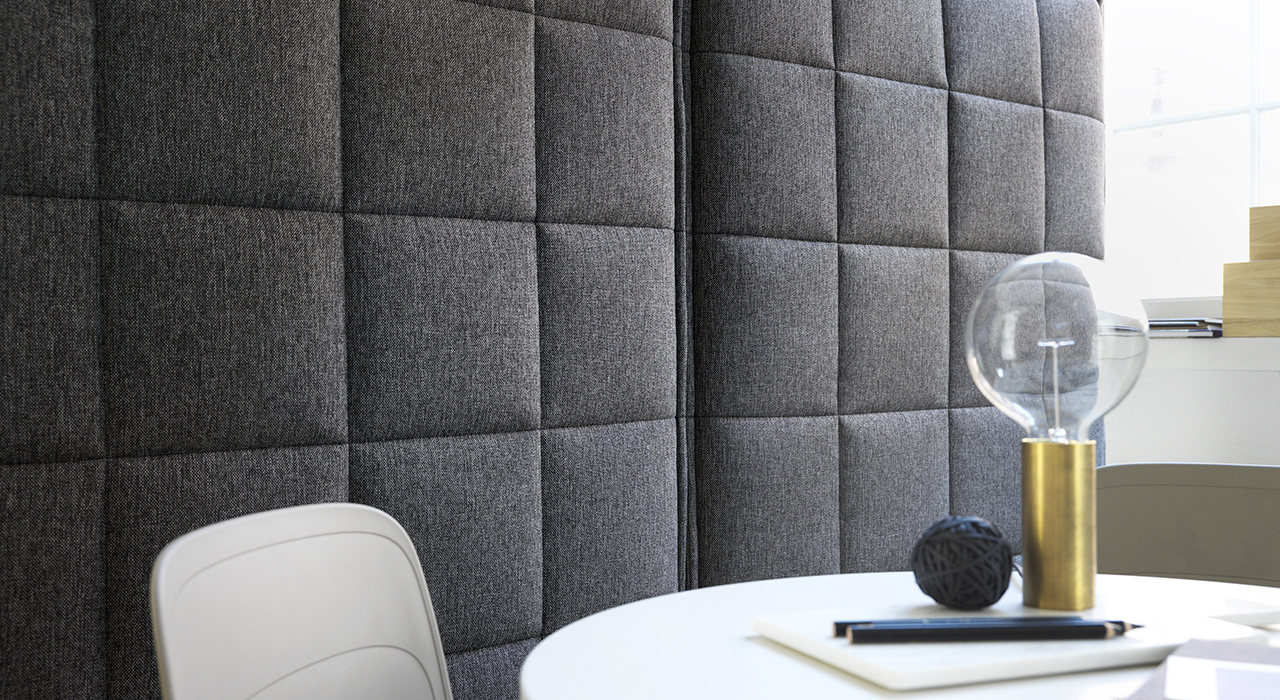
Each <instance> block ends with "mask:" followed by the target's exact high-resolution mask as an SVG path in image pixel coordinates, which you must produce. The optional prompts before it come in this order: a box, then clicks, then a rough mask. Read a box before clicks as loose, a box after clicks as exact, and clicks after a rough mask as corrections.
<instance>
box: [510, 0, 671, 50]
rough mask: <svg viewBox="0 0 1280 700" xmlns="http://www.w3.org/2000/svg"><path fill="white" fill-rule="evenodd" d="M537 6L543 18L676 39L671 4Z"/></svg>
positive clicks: (589, 1) (642, 0) (547, 0)
mask: <svg viewBox="0 0 1280 700" xmlns="http://www.w3.org/2000/svg"><path fill="white" fill-rule="evenodd" d="M677 3H679V0H677ZM679 4H683V3H679ZM537 6H538V8H537V9H538V14H539V15H541V16H543V17H556V18H559V19H567V20H572V21H574V22H581V23H584V24H594V25H597V26H600V27H610V28H613V29H621V30H623V31H628V32H634V33H636V34H648V35H650V36H655V37H658V38H659V39H666V40H667V41H668V42H670V41H671V40H672V38H673V29H674V28H673V22H672V14H673V9H674V5H673V3H672V2H671V0H634V1H632V2H625V3H620V2H597V1H595V0H538V2H537ZM529 9H533V8H529Z"/></svg>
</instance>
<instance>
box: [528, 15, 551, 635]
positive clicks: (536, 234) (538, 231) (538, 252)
mask: <svg viewBox="0 0 1280 700" xmlns="http://www.w3.org/2000/svg"><path fill="white" fill-rule="evenodd" d="M531 4H532V5H533V12H532V15H533V17H532V20H531V21H532V22H533V32H532V33H531V35H530V37H529V43H530V47H529V48H530V59H532V65H533V290H534V299H535V303H536V304H537V307H536V309H535V311H534V318H535V320H536V321H537V324H538V428H537V433H538V567H539V570H538V607H539V610H538V634H537V635H536V636H538V637H544V636H546V633H547V477H546V473H547V458H546V444H545V443H546V439H547V436H546V433H545V432H543V429H542V423H543V420H544V417H543V410H542V403H543V401H545V400H546V386H545V381H546V372H544V371H543V366H544V365H545V364H546V359H545V358H546V343H544V342H543V337H542V313H543V311H542V309H543V306H544V305H543V303H542V224H541V223H539V222H540V219H541V218H542V173H541V172H539V164H540V163H541V161H542V152H543V150H544V146H543V143H542V141H543V139H542V135H541V134H540V133H539V132H540V128H541V122H540V120H539V119H538V107H539V105H540V104H541V99H542V94H541V93H542V88H541V81H539V79H538V76H539V73H540V72H541V70H542V61H541V60H539V57H538V35H539V33H540V32H539V25H540V24H541V22H542V18H540V17H538V13H537V10H538V0H532V2H531Z"/></svg>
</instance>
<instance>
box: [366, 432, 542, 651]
mask: <svg viewBox="0 0 1280 700" xmlns="http://www.w3.org/2000/svg"><path fill="white" fill-rule="evenodd" d="M540 454H541V449H540V446H539V439H538V433H537V431H527V432H518V433H503V434H496V435H465V436H456V437H442V438H431V439H423V440H402V441H396V442H382V443H364V444H354V445H352V446H351V500H352V501H355V502H357V503H364V504H366V505H371V506H373V507H375V508H379V509H381V510H384V511H386V512H387V513H390V514H391V516H392V517H394V518H395V519H396V520H398V521H400V524H401V525H403V526H404V529H405V532H407V533H408V534H409V538H410V539H411V540H413V543H414V546H416V547H417V549H418V557H419V559H420V560H421V561H422V567H423V574H424V575H425V577H426V581H427V589H428V590H430V591H431V602H432V605H433V606H434V607H435V611H436V620H437V622H438V624H439V626H440V637H441V641H442V643H443V644H444V648H445V651H446V652H454V651H462V650H467V649H476V648H479V647H488V646H493V645H495V644H502V643H505V642H513V641H518V640H522V639H527V638H529V637H534V636H537V635H538V634H539V631H540V630H541V628H542V586H541V585H540V581H539V574H540V572H541V570H542V536H541V533H540V530H541V525H542V494H541V489H540V488H539V482H540V479H539V456H540Z"/></svg>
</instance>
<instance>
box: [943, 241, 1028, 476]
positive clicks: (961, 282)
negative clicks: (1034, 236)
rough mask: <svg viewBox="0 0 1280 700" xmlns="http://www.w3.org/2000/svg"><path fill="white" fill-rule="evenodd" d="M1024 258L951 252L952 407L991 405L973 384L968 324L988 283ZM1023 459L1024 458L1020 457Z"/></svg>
mask: <svg viewBox="0 0 1280 700" xmlns="http://www.w3.org/2000/svg"><path fill="white" fill-rule="evenodd" d="M1020 257H1022V256H1020V255H1013V254H1007V253H975V252H970V251H952V252H951V282H950V283H951V373H950V374H951V382H950V387H951V388H950V391H949V396H950V403H951V407H952V408H970V407H976V406H989V405H990V403H989V402H988V401H987V400H986V399H985V398H984V397H983V396H982V393H981V392H979V391H978V387H977V385H975V384H974V383H973V375H972V374H970V373H969V366H968V365H967V364H965V359H964V342H965V324H966V322H967V321H968V319H969V310H970V309H972V308H973V302H974V301H975V300H977V298H978V295H979V294H980V293H982V289H983V287H985V286H986V284H987V281H988V280H990V279H991V278H992V277H995V276H996V274H998V273H999V272H1000V271H1001V270H1003V269H1004V268H1005V267H1007V266H1008V265H1009V264H1010V263H1012V262H1014V261H1015V260H1018V259H1019V258H1020ZM1019 459H1021V457H1019Z"/></svg>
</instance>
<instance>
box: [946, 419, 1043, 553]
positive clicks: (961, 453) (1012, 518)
mask: <svg viewBox="0 0 1280 700" xmlns="http://www.w3.org/2000/svg"><path fill="white" fill-rule="evenodd" d="M950 414H951V514H952V515H976V516H978V517H979V518H985V519H987V520H989V521H991V522H993V523H995V525H996V527H998V528H1000V531H1001V532H1002V533H1004V537H1005V539H1006V540H1008V541H1009V544H1011V545H1012V546H1013V551H1014V553H1015V554H1017V553H1018V552H1020V551H1021V550H1022V438H1024V437H1026V435H1027V432H1026V431H1025V430H1023V429H1022V427H1021V426H1019V425H1018V424H1017V423H1014V422H1013V420H1012V419H1010V418H1008V417H1006V416H1005V415H1004V414H1003V413H1001V412H1000V411H999V410H998V409H996V408H993V407H990V406H988V407H986V408H962V409H952V410H951V411H950Z"/></svg>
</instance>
